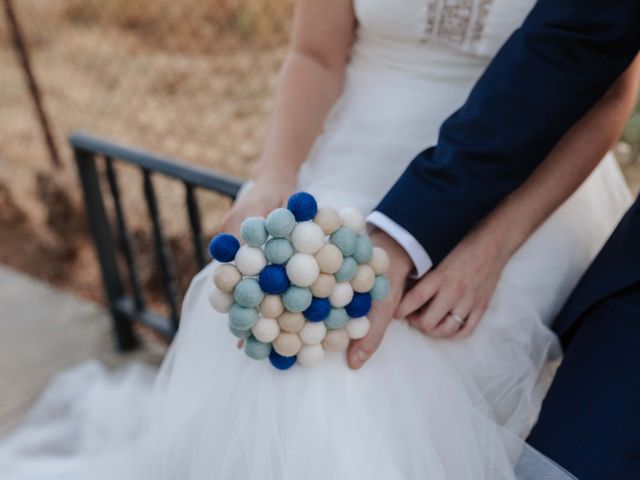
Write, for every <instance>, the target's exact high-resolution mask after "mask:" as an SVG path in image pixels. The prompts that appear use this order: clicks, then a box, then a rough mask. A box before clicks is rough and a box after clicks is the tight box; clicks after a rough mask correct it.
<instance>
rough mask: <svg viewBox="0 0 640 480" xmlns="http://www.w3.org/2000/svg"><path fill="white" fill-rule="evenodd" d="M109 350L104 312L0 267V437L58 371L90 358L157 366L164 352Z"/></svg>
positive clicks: (108, 321) (115, 363) (110, 340)
mask: <svg viewBox="0 0 640 480" xmlns="http://www.w3.org/2000/svg"><path fill="white" fill-rule="evenodd" d="M113 345H114V344H113V338H112V335H111V319H110V318H109V315H108V313H107V312H106V311H105V310H104V308H102V307H101V306H99V305H96V304H93V303H90V302H87V301H85V300H82V299H80V298H77V297H74V296H73V295H70V294H68V293H63V292H60V291H57V290H55V289H53V288H51V287H50V286H48V285H46V284H44V283H42V282H40V281H38V280H35V279H33V278H31V277H29V276H27V275H24V274H22V273H19V272H17V271H15V270H11V269H9V268H6V267H2V266H0V436H2V435H4V434H6V433H7V432H8V431H9V430H11V429H12V428H13V427H14V426H15V425H16V424H17V423H19V422H20V419H21V418H22V417H23V416H24V414H25V413H26V412H27V411H28V409H29V407H30V406H31V405H32V403H33V402H34V400H35V399H36V398H37V397H38V395H39V394H40V392H41V391H42V390H43V388H44V387H45V386H46V384H47V382H48V381H49V379H50V378H51V377H52V376H53V375H55V374H56V373H58V372H60V371H61V370H64V369H66V368H69V367H71V366H74V365H76V364H78V363H81V362H82V361H85V360H89V359H92V358H97V359H99V360H101V361H103V362H104V363H106V364H107V365H109V366H118V365H121V364H123V363H125V362H130V361H137V360H142V361H147V362H150V363H156V364H157V363H158V362H159V360H160V358H161V356H162V353H163V351H164V350H163V348H162V347H161V346H158V345H151V346H147V347H145V348H143V349H141V350H139V351H138V352H136V353H134V354H126V355H122V354H118V353H116V352H115V350H114V346H113Z"/></svg>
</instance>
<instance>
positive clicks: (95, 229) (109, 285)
mask: <svg viewBox="0 0 640 480" xmlns="http://www.w3.org/2000/svg"><path fill="white" fill-rule="evenodd" d="M74 157H75V161H76V165H77V167H78V173H79V175H80V183H81V185H82V191H83V194H84V199H85V202H86V212H87V220H88V222H89V228H90V230H91V234H92V236H93V240H94V243H95V246H96V252H97V254H98V260H99V262H100V267H101V270H102V281H103V283H104V288H105V293H106V296H107V301H108V303H109V309H110V311H111V316H112V318H113V324H114V332H115V337H116V342H117V346H118V349H119V350H122V351H126V350H133V349H134V348H136V347H137V346H138V339H137V337H136V335H135V332H134V330H133V325H132V322H131V319H129V318H128V317H127V316H126V315H124V314H122V313H121V312H119V311H118V309H116V302H117V301H118V300H119V299H121V298H122V297H123V296H124V288H123V285H122V280H121V278H120V273H119V272H118V265H117V263H116V257H115V250H114V248H113V239H112V237H111V228H110V227H109V219H108V217H107V213H106V211H105V208H104V203H103V201H102V193H101V190H100V181H99V178H98V171H97V169H96V159H95V156H94V155H93V154H92V153H90V152H87V151H84V150H78V149H75V150H74Z"/></svg>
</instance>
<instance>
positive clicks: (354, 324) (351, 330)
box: [345, 317, 371, 340]
mask: <svg viewBox="0 0 640 480" xmlns="http://www.w3.org/2000/svg"><path fill="white" fill-rule="evenodd" d="M370 326H371V322H369V319H368V318H367V317H360V318H354V319H353V320H349V321H348V322H347V326H346V327H345V329H346V330H347V333H348V334H349V338H351V339H352V340H358V339H360V338H363V337H364V336H365V335H366V334H367V333H368V332H369V327H370Z"/></svg>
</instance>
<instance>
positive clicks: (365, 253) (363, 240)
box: [353, 234, 373, 264]
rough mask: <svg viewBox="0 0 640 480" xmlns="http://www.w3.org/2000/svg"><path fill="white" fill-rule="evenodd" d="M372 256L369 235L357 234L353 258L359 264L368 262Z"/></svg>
mask: <svg viewBox="0 0 640 480" xmlns="http://www.w3.org/2000/svg"><path fill="white" fill-rule="evenodd" d="M372 256H373V245H371V240H369V237H367V236H366V235H363V234H359V235H358V236H357V237H356V246H355V249H354V251H353V258H354V260H355V261H356V262H358V263H359V264H362V263H368V262H369V260H371V257H372Z"/></svg>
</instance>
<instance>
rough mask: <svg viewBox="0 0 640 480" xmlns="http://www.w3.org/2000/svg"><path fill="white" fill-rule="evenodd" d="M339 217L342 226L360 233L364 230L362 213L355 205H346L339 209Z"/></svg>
mask: <svg viewBox="0 0 640 480" xmlns="http://www.w3.org/2000/svg"><path fill="white" fill-rule="evenodd" d="M340 219H341V220H342V226H343V227H347V228H348V229H349V230H352V231H354V232H355V233H360V232H361V231H362V230H364V226H365V224H366V222H365V220H364V215H362V213H360V210H358V209H357V208H355V207H346V208H343V209H342V210H340Z"/></svg>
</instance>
